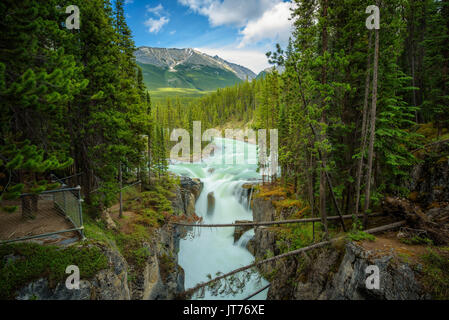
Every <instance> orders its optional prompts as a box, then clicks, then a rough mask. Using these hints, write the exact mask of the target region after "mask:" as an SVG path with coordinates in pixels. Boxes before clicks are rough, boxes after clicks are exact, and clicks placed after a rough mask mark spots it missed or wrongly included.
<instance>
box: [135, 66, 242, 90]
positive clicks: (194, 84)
mask: <svg viewBox="0 0 449 320" xmlns="http://www.w3.org/2000/svg"><path fill="white" fill-rule="evenodd" d="M138 65H139V66H140V67H141V68H142V72H143V78H144V83H145V85H146V87H147V88H148V89H149V90H150V93H151V94H152V96H154V97H156V98H157V97H170V96H201V95H203V94H206V93H208V92H210V91H215V90H216V89H218V88H225V87H229V86H233V85H234V84H236V83H239V82H242V80H241V79H239V78H238V77H237V76H236V75H235V74H234V73H233V72H231V71H229V70H223V69H219V68H215V67H210V66H199V65H194V66H193V65H191V66H188V65H178V66H176V67H175V72H172V71H170V70H169V69H168V68H167V67H157V66H154V65H150V64H143V63H138Z"/></svg>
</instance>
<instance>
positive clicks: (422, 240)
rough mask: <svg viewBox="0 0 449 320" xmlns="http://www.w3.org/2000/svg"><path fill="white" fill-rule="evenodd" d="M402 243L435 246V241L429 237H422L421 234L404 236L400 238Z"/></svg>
mask: <svg viewBox="0 0 449 320" xmlns="http://www.w3.org/2000/svg"><path fill="white" fill-rule="evenodd" d="M400 241H401V242H402V243H405V244H408V245H428V246H433V241H432V240H431V239H429V238H427V237H421V236H413V237H411V238H402V239H400Z"/></svg>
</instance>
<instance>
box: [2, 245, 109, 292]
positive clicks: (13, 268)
mask: <svg viewBox="0 0 449 320" xmlns="http://www.w3.org/2000/svg"><path fill="white" fill-rule="evenodd" d="M10 255H12V256H14V257H17V258H16V259H8V258H7V257H8V256H10ZM69 265H76V266H78V267H79V269H80V275H81V278H82V279H90V278H92V277H93V276H94V275H95V274H96V273H97V272H98V271H100V270H103V269H106V268H107V267H108V261H107V258H106V256H105V255H104V254H103V253H102V252H101V250H100V249H99V248H98V247H95V246H91V247H88V246H86V245H84V246H80V247H74V246H72V247H68V248H64V249H61V248H60V247H56V246H41V245H38V244H35V243H16V244H8V245H1V246H0V300H2V299H14V296H15V293H16V291H17V290H19V289H20V288H22V287H23V286H25V285H26V284H28V283H30V282H31V281H34V280H37V279H39V278H47V279H48V281H49V284H50V286H55V285H56V284H57V283H59V282H61V281H62V280H63V279H65V278H66V277H67V276H68V275H67V274H66V273H65V270H66V268H67V266H69Z"/></svg>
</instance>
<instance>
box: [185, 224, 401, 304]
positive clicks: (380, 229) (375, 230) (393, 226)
mask: <svg viewBox="0 0 449 320" xmlns="http://www.w3.org/2000/svg"><path fill="white" fill-rule="evenodd" d="M337 218H338V219H339V218H340V217H337ZM405 224H406V221H399V222H395V223H392V224H389V225H385V226H381V227H377V228H373V229H369V230H366V231H365V232H366V233H370V234H373V233H378V232H383V231H388V230H392V229H396V228H399V227H402V226H403V225H405ZM342 239H344V236H343V237H338V238H334V239H331V240H329V241H323V242H319V243H315V244H313V245H311V246H308V247H304V248H301V249H298V250H293V251H290V252H287V253H283V254H281V255H278V256H274V257H272V258H268V259H265V260H261V261H258V262H255V263H252V264H250V265H247V266H244V267H241V268H238V269H235V270H233V271H231V272H228V273H226V274H223V275H221V276H218V277H216V278H214V279H212V280H209V281H207V282H203V283H200V284H198V285H196V286H195V287H193V288H191V289H188V290H186V291H184V293H182V294H181V295H191V294H193V293H194V292H195V291H197V290H199V289H201V288H203V287H206V286H208V285H211V284H212V283H214V282H216V281H219V280H222V279H224V278H226V277H229V276H232V275H234V274H236V273H239V272H242V271H245V270H248V269H251V268H254V267H257V266H260V265H262V264H264V263H269V262H272V261H276V260H279V259H282V258H286V257H290V256H294V255H298V254H300V253H303V252H306V251H310V250H313V249H318V248H322V247H325V246H327V245H329V244H332V243H333V242H336V241H340V240H342Z"/></svg>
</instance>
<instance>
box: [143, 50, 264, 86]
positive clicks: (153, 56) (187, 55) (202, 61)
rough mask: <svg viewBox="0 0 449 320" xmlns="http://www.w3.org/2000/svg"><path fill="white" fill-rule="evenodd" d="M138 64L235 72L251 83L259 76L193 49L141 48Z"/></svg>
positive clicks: (234, 64)
mask: <svg viewBox="0 0 449 320" xmlns="http://www.w3.org/2000/svg"><path fill="white" fill-rule="evenodd" d="M135 56H136V60H137V62H139V63H141V64H151V65H155V66H157V67H168V68H169V70H170V71H172V72H174V70H175V68H176V67H177V66H178V65H200V66H208V67H215V68H219V69H223V70H227V71H230V72H233V73H234V74H235V75H236V76H237V77H238V78H239V79H240V80H243V81H245V80H246V79H248V80H249V81H251V80H253V79H255V78H256V77H257V74H255V73H254V72H253V71H252V70H250V69H248V68H246V67H244V66H242V65H239V64H236V63H232V62H229V61H226V60H224V59H222V58H221V57H219V56H217V55H216V56H214V57H212V56H210V55H208V54H206V53H203V52H201V51H198V50H196V49H192V48H183V49H179V48H157V47H148V46H141V47H139V48H137V50H136V52H135Z"/></svg>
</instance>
